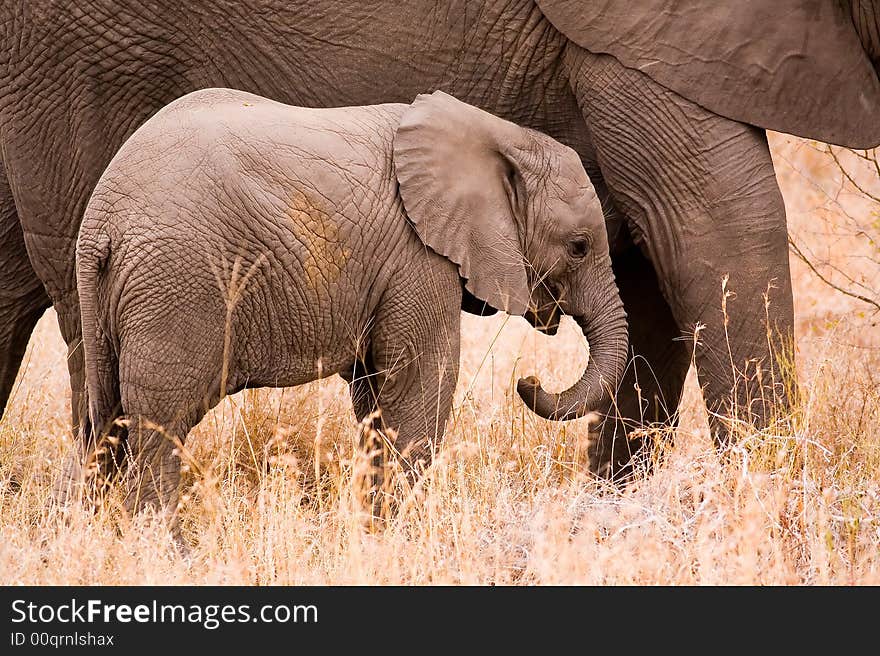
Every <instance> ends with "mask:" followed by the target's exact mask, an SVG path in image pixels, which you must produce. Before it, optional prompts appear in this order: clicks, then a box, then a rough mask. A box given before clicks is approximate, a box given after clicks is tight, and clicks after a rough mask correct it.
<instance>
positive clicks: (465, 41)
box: [0, 0, 880, 476]
mask: <svg viewBox="0 0 880 656" xmlns="http://www.w3.org/2000/svg"><path fill="white" fill-rule="evenodd" d="M638 5H639V6H638V8H633V5H632V4H631V3H629V2H627V0H604V1H602V2H600V1H598V0H596V1H589V0H584V1H581V2H576V1H574V0H537V2H535V1H533V0H443V1H438V2H433V1H429V0H424V1H421V2H416V3H403V2H399V1H398V0H370V1H366V2H352V3H347V2H340V1H338V0H309V1H308V2H305V1H301V0H251V1H250V2H232V1H231V0H226V1H224V0H214V1H212V2H201V1H200V2H195V1H194V0H153V1H151V2H141V1H140V0H137V1H135V0H90V1H89V2H83V3H74V4H73V5H71V4H70V3H67V2H63V1H61V0H5V2H4V3H3V7H2V9H0V38H2V47H0V75H2V77H0V89H2V98H0V141H2V154H3V166H4V167H5V173H4V172H3V171H0V219H2V221H3V223H2V225H0V258H2V260H0V261H2V263H3V264H2V268H0V311H2V312H0V358H2V359H0V403H2V404H5V402H6V399H7V397H8V395H9V390H10V387H11V384H12V380H13V378H14V376H15V373H16V371H17V369H18V367H19V364H20V361H21V358H22V354H23V351H24V349H25V345H26V342H27V339H28V336H29V334H30V332H31V329H32V328H33V325H34V324H35V322H36V321H37V318H38V317H39V315H40V314H41V312H42V311H43V310H44V309H45V308H46V307H48V306H49V304H50V303H51V304H53V305H54V306H55V308H56V310H57V312H58V316H59V323H60V327H61V331H62V334H63V336H64V339H65V340H66V341H67V343H68V345H69V347H70V355H69V358H68V366H69V370H70V374H71V381H72V390H73V409H74V415H75V416H76V414H77V412H78V409H79V398H80V394H81V390H82V377H83V376H82V372H83V365H82V354H81V349H79V348H78V346H79V342H80V319H79V306H78V300H77V293H76V287H75V275H74V246H75V241H76V234H77V229H78V226H79V222H80V219H81V215H82V212H83V209H84V207H85V205H86V202H87V200H88V198H89V194H90V192H91V190H92V188H93V186H94V185H95V183H96V181H97V179H98V177H99V175H100V174H101V172H102V171H103V169H104V167H105V166H106V164H107V163H108V162H109V161H110V159H111V157H112V155H113V154H114V152H115V151H116V149H117V148H118V147H119V145H120V144H121V143H122V141H123V140H124V139H125V138H126V137H127V136H128V135H129V134H131V133H132V132H133V131H134V130H135V129H136V128H137V127H138V126H139V125H140V124H142V123H143V122H144V121H145V120H146V119H147V118H148V117H149V116H150V115H152V114H153V113H154V112H156V111H157V110H158V109H159V108H160V107H162V106H163V105H164V104H166V103H168V102H169V101H171V100H173V99H175V98H177V97H179V96H181V95H183V94H184V93H186V92H189V91H192V90H195V89H199V88H204V87H232V88H238V89H242V90H245V91H250V92H253V93H257V94H260V95H263V96H268V97H271V98H274V99H276V100H279V101H282V102H284V103H288V104H294V105H307V106H335V105H361V104H370V103H377V102H393V101H397V102H411V101H412V99H413V98H414V97H415V96H416V94H418V93H420V92H426V91H432V90H434V89H442V90H444V91H447V92H448V93H451V94H453V95H455V96H457V97H459V98H460V99H462V100H464V101H466V102H468V103H471V104H474V105H477V106H480V107H482V108H484V109H486V110H488V111H490V112H492V113H495V114H497V115H500V116H502V117H504V118H507V119H509V120H512V121H515V122H517V123H520V124H523V125H526V126H529V127H533V128H536V129H539V130H541V131H544V132H546V133H548V134H550V135H551V136H553V137H555V138H557V139H558V140H560V141H562V142H563V143H566V144H568V145H569V146H571V147H572V148H574V149H575V150H576V151H577V152H578V154H579V155H580V156H581V158H582V160H583V163H584V165H585V167H586V169H587V171H588V172H589V174H590V176H591V178H592V180H593V182H594V184H595V186H596V188H597V190H598V191H599V194H600V196H601V197H602V199H603V204H604V207H605V210H606V212H607V216H608V232H609V236H610V244H611V247H612V251H613V256H614V266H615V272H616V275H617V280H618V286H619V288H620V292H621V295H622V298H623V300H624V303H625V306H626V310H627V313H628V315H629V323H630V342H631V348H632V351H633V353H634V354H635V355H637V356H638V357H637V358H634V359H633V362H632V364H631V366H630V367H629V369H628V373H627V376H626V377H625V379H624V381H623V382H622V384H621V388H620V391H619V395H618V398H617V402H616V406H615V412H614V413H612V414H613V415H614V416H615V419H613V420H609V421H606V422H605V423H604V425H603V427H602V437H601V439H600V440H598V441H597V443H596V445H595V447H594V450H593V454H592V455H593V467H594V469H596V470H597V471H598V472H600V473H603V474H605V475H609V476H614V475H618V474H622V473H625V472H626V471H627V467H628V463H629V462H630V456H631V452H632V450H633V449H638V448H639V447H640V446H642V445H641V443H640V441H639V440H638V439H637V440H631V441H629V440H626V439H617V438H622V437H623V436H624V435H625V433H626V431H627V430H628V429H629V428H630V427H632V426H639V425H642V424H644V423H646V422H649V421H650V422H654V421H658V422H668V421H671V420H672V419H671V418H672V416H673V415H674V412H675V410H676V407H677V405H678V402H679V399H680V395H681V390H682V385H683V381H684V377H685V373H686V371H687V368H688V365H689V362H690V357H691V354H690V347H689V343H688V342H687V341H686V340H681V339H679V338H680V337H681V336H682V334H683V333H685V334H686V333H688V332H689V331H693V330H694V328H695V326H697V325H700V326H702V327H703V328H702V329H701V332H700V340H699V345H698V348H697V352H696V361H697V367H698V372H699V376H700V381H701V384H702V386H703V388H704V396H705V399H706V402H707V405H708V408H709V410H710V411H712V412H713V413H714V412H716V411H717V412H719V413H730V412H734V413H735V414H737V415H738V416H744V417H746V418H755V419H757V420H758V421H761V420H763V419H764V418H766V417H767V415H768V412H770V411H771V410H772V408H773V405H774V401H781V402H782V403H783V404H784V403H785V393H784V391H781V390H780V389H779V387H780V384H779V381H780V380H781V376H780V366H779V365H778V364H777V358H776V357H775V351H776V350H777V348H778V347H779V345H784V344H785V343H786V342H787V340H789V339H790V337H791V334H792V325H793V316H792V297H791V282H790V275H789V268H788V255H787V234H786V224H785V210H784V206H783V202H782V197H781V195H780V192H779V188H778V186H777V184H776V180H775V176H774V170H773V165H772V161H771V158H770V153H769V150H768V146H767V140H766V137H765V134H764V131H763V128H771V129H775V130H781V131H786V132H790V133H794V134H798V135H802V136H805V137H811V138H815V139H819V140H823V141H828V142H831V143H836V144H840V145H845V146H852V147H860V148H861V147H872V146H875V145H877V144H878V143H880V120H878V116H880V81H878V74H877V67H878V56H880V1H878V0H861V1H859V0H850V1H849V3H846V2H838V1H834V0H827V1H819V0H747V1H743V2H736V3H723V4H721V3H717V2H715V1H714V0H692V1H691V2H683V1H675V0H643V1H642V2H640V3H638ZM23 244H24V245H25V246H26V249H27V252H26V253H25V249H24V248H22V245H23ZM725 277H728V281H727V283H726V289H727V290H728V291H733V292H734V293H735V294H736V297H735V298H733V297H728V298H727V300H726V312H727V317H726V318H725V317H724V316H723V312H722V310H723V309H724V307H723V303H725V302H724V301H723V300H722V299H723V296H722V279H723V278H725ZM38 281H39V282H42V285H40V284H39V282H38ZM768 288H769V296H768V300H769V305H767V306H766V307H765V299H764V295H765V293H766V292H767V291H768ZM767 320H769V322H770V325H771V327H772V329H773V332H774V334H775V335H776V338H774V339H769V340H768V338H767ZM757 370H762V372H763V373H762V375H756V371H757ZM741 375H742V376H741ZM740 377H742V378H744V379H745V380H737V379H738V378H740ZM520 391H521V393H523V394H525V395H526V396H527V397H529V396H532V395H531V392H532V391H533V390H532V388H531V387H530V386H529V383H526V382H523V383H521V386H520ZM535 396H536V397H537V399H538V401H539V402H538V403H537V404H536V406H537V407H536V410H537V411H538V412H539V413H540V414H543V415H545V416H549V417H554V418H564V416H565V413H564V412H560V411H558V410H557V409H556V408H554V407H550V406H549V405H548V404H546V403H541V402H540V400H541V399H546V398H547V397H546V396H542V395H540V394H538V395H535ZM717 435H718V436H722V435H724V431H723V429H719V430H718V431H717Z"/></svg>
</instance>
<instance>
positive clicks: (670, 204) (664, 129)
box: [568, 47, 794, 442]
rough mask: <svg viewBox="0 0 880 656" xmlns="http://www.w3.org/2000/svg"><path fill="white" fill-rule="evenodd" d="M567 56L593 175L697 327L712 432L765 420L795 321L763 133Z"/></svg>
mask: <svg viewBox="0 0 880 656" xmlns="http://www.w3.org/2000/svg"><path fill="white" fill-rule="evenodd" d="M568 58H569V65H570V66H571V67H572V72H573V81H574V88H575V92H576V93H577V96H578V100H579V103H580V104H581V108H582V110H583V112H584V116H585V118H586V120H587V123H588V125H589V127H590V130H591V134H592V137H593V140H594V143H595V147H596V156H597V160H598V163H599V166H600V168H601V170H602V175H603V178H604V180H605V181H606V183H607V184H608V187H609V189H610V190H611V192H612V194H613V195H614V199H615V203H616V204H617V206H618V207H620V208H621V209H622V210H623V211H624V212H625V213H626V215H627V217H628V220H629V226H628V227H629V230H630V233H631V234H632V236H633V240H634V241H635V243H636V244H638V245H639V246H640V248H641V249H642V251H643V252H644V253H645V254H646V255H647V257H648V258H649V259H650V261H651V263H652V264H653V266H654V268H655V270H656V272H657V279H658V283H659V288H660V290H661V291H662V293H663V296H664V298H665V300H666V301H667V303H668V304H669V307H670V308H671V310H672V315H673V316H674V317H675V320H676V323H677V325H678V328H679V329H680V330H681V331H682V332H683V333H684V334H685V335H687V334H692V333H693V332H694V331H695V330H697V331H698V336H699V344H698V346H697V350H696V354H695V355H696V362H697V369H698V373H699V376H700V382H701V385H702V386H703V391H704V398H705V400H706V404H707V407H708V409H709V411H710V416H711V418H712V420H713V429H714V434H715V437H716V439H717V440H718V441H719V442H722V441H724V439H725V438H726V436H727V435H728V424H727V422H726V421H725V420H724V417H727V416H734V417H736V418H740V419H746V420H749V421H752V422H754V423H757V424H759V425H760V424H762V423H764V422H765V421H766V420H767V419H768V417H769V416H770V414H771V412H772V411H773V410H774V408H779V407H782V408H784V407H786V405H787V395H786V386H785V381H784V376H783V374H782V371H783V369H784V367H783V366H782V364H781V363H783V362H787V361H790V348H789V347H790V345H791V338H792V330H793V323H794V322H793V309H792V296H791V279H790V274H789V266H788V242H787V230H786V223H785V208H784V204H783V201H782V195H781V194H780V191H779V187H778V185H777V183H776V178H775V173H774V170H773V163H772V160H771V157H770V152H769V148H768V145H767V140H766V136H765V135H764V133H763V131H761V130H759V129H757V128H754V127H751V126H748V125H743V124H741V123H737V122H735V121H731V120H729V119H726V118H723V117H720V116H718V115H716V114H713V113H711V112H708V111H707V110H705V109H703V108H702V107H700V106H698V105H695V104H694V103H691V102H690V101H688V100H686V99H684V98H682V97H681V96H679V95H677V94H675V93H673V92H671V91H669V90H668V89H666V88H664V87H662V86H660V85H658V84H656V83H655V82H654V81H653V80H651V79H650V78H649V77H648V76H647V75H645V74H643V73H641V72H639V71H635V70H631V69H627V68H625V67H623V66H622V65H621V64H620V63H619V62H618V61H617V60H616V59H614V58H613V57H609V56H605V55H593V54H590V53H587V52H586V51H584V50H582V49H580V48H576V47H572V48H571V49H570V50H569V52H568ZM722 285H723V286H724V288H723V289H722ZM765 298H766V300H765ZM631 321H632V319H631Z"/></svg>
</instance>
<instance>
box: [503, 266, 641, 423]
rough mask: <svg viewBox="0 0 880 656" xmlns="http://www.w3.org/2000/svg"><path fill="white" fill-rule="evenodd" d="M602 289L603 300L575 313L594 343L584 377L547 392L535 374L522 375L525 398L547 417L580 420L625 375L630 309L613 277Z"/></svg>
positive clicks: (598, 405)
mask: <svg viewBox="0 0 880 656" xmlns="http://www.w3.org/2000/svg"><path fill="white" fill-rule="evenodd" d="M609 269H610V263H609ZM602 291H604V293H601V292H600V294H598V295H597V296H594V298H601V299H603V302H602V303H592V304H589V305H588V304H586V303H585V304H583V305H581V306H580V307H589V306H590V305H592V306H593V307H592V310H591V311H590V312H589V313H586V314H579V315H573V318H574V320H575V321H576V322H577V324H578V325H579V326H580V327H581V330H582V331H583V333H584V337H585V338H586V340H587V342H588V343H589V345H590V360H589V362H588V363H587V367H586V369H585V370H584V373H583V375H582V376H581V378H580V380H579V381H578V382H576V383H575V384H574V385H572V386H571V387H569V388H568V389H567V390H565V391H563V392H560V393H559V394H551V393H549V392H547V391H545V390H544V388H543V387H541V383H540V381H539V380H538V379H537V378H535V377H534V376H529V377H528V378H521V379H520V380H519V383H518V384H517V387H516V391H517V392H518V393H519V395H520V397H521V398H522V400H523V401H524V402H525V403H526V405H527V406H528V407H529V408H531V410H533V411H534V412H535V413H536V414H537V415H539V416H541V417H543V418H545V419H554V420H567V419H577V418H578V417H583V416H584V415H586V414H587V413H589V412H593V411H595V410H599V409H600V408H601V407H602V406H603V405H604V404H605V403H607V401H608V400H609V399H610V396H609V393H613V392H614V390H616V389H617V384H618V382H619V381H620V379H621V377H622V376H623V370H624V368H625V366H626V358H627V349H628V338H627V326H626V312H624V310H623V303H622V302H621V300H620V296H619V294H618V291H617V285H616V284H615V283H614V281H613V280H611V282H610V284H609V286H608V288H607V289H605V290H602ZM585 294H586V292H585Z"/></svg>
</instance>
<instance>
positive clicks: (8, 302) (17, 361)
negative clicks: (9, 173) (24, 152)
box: [0, 162, 51, 417]
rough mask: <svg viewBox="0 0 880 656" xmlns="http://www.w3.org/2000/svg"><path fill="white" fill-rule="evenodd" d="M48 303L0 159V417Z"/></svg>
mask: <svg viewBox="0 0 880 656" xmlns="http://www.w3.org/2000/svg"><path fill="white" fill-rule="evenodd" d="M50 305H51V302H50V301H49V297H48V295H47V294H46V290H45V289H44V288H43V284H42V283H41V282H40V279H39V278H37V275H36V274H35V273H34V270H33V268H31V263H30V260H29V259H28V255H27V250H26V249H25V245H24V235H23V233H22V231H21V224H20V223H19V221H18V213H17V212H16V210H15V202H14V200H13V198H12V191H11V190H10V188H9V182H8V181H7V179H6V172H5V170H4V168H3V163H2V162H0V417H2V416H3V412H4V410H5V409H6V403H7V402H8V400H9V395H10V394H11V393H12V385H13V383H14V382H15V377H16V375H17V374H18V369H19V367H20V366H21V361H22V358H23V357H24V353H25V350H26V349H27V344H28V340H29V339H30V336H31V332H32V331H33V329H34V326H35V325H36V323H37V320H38V319H39V318H40V316H42V314H43V312H45V311H46V308H48V307H49V306H50Z"/></svg>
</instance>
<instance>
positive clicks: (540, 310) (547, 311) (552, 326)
mask: <svg viewBox="0 0 880 656" xmlns="http://www.w3.org/2000/svg"><path fill="white" fill-rule="evenodd" d="M548 285H549V286H552V289H551V290H547V291H544V290H542V293H541V294H540V295H539V298H533V299H532V306H531V307H530V308H529V309H528V310H527V311H526V314H525V318H526V321H528V322H529V323H530V324H531V325H532V326H533V327H534V328H535V329H536V330H538V331H540V332H542V333H544V334H545V335H555V334H556V332H557V331H558V330H559V320H560V318H561V317H562V308H561V307H560V302H559V301H558V300H557V298H558V297H559V290H558V288H557V287H556V286H555V285H552V283H548Z"/></svg>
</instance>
